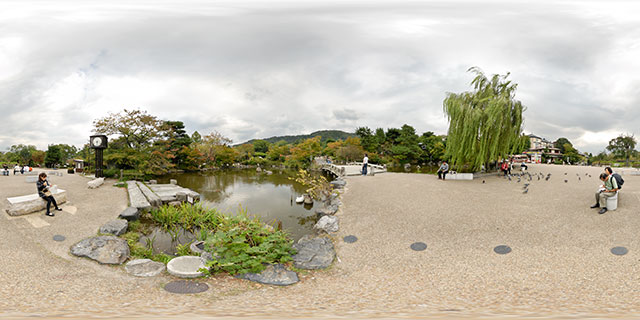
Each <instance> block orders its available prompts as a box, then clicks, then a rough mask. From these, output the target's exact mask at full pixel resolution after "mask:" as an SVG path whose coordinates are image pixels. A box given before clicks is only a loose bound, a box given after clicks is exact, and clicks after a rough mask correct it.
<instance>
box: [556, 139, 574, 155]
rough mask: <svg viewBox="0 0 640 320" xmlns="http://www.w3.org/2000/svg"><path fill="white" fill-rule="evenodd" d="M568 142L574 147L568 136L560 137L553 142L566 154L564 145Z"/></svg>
mask: <svg viewBox="0 0 640 320" xmlns="http://www.w3.org/2000/svg"><path fill="white" fill-rule="evenodd" d="M566 144H569V145H570V146H572V147H573V143H571V141H569V139H567V138H558V140H556V141H554V142H553V146H554V147H556V148H558V149H560V153H562V154H564V153H565V152H566V150H565V148H564V146H565V145H566Z"/></svg>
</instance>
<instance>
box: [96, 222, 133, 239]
mask: <svg viewBox="0 0 640 320" xmlns="http://www.w3.org/2000/svg"><path fill="white" fill-rule="evenodd" d="M128 227H129V222H128V221H127V220H125V219H116V220H111V221H109V222H107V223H105V224H103V225H102V227H100V233H104V234H107V233H109V234H112V235H114V236H119V235H121V234H123V233H125V232H127V228H128Z"/></svg>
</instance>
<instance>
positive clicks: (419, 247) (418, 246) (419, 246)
mask: <svg viewBox="0 0 640 320" xmlns="http://www.w3.org/2000/svg"><path fill="white" fill-rule="evenodd" d="M426 249H427V244H426V243H424V242H415V243H412V244H411V250H413V251H424V250H426Z"/></svg>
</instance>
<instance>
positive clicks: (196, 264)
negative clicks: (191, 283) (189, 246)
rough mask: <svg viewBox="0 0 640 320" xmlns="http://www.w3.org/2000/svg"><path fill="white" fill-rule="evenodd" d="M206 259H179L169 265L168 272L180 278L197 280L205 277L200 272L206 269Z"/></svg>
mask: <svg viewBox="0 0 640 320" xmlns="http://www.w3.org/2000/svg"><path fill="white" fill-rule="evenodd" d="M204 264H205V259H203V258H201V257H196V256H182V257H177V258H174V259H172V260H171V261H169V263H167V271H168V272H169V273H170V274H172V275H174V276H176V277H179V278H197V277H202V276H204V273H202V272H200V271H198V270H199V269H204V268H206V267H205V265H204Z"/></svg>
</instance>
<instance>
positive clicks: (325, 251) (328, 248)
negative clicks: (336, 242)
mask: <svg viewBox="0 0 640 320" xmlns="http://www.w3.org/2000/svg"><path fill="white" fill-rule="evenodd" d="M293 248H295V249H296V250H297V251H298V253H297V254H296V255H294V256H293V257H292V258H293V263H294V266H295V267H296V268H299V269H324V268H326V267H328V266H330V265H331V263H332V262H333V259H334V258H335V257H336V252H335V249H334V248H333V242H331V240H329V239H327V238H324V237H312V236H310V235H306V236H304V237H302V238H301V239H300V240H298V243H296V244H294V245H293Z"/></svg>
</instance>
